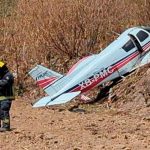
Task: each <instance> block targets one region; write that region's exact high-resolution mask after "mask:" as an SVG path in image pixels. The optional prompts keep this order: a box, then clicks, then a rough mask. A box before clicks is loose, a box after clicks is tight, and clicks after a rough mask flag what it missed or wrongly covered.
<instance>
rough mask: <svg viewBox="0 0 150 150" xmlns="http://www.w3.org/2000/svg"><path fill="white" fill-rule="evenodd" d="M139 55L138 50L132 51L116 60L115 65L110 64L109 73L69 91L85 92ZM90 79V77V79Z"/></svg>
mask: <svg viewBox="0 0 150 150" xmlns="http://www.w3.org/2000/svg"><path fill="white" fill-rule="evenodd" d="M138 55H139V52H135V53H133V54H132V55H131V56H129V57H127V58H125V59H124V60H122V61H120V62H118V63H117V64H116V65H114V66H112V68H111V70H110V72H111V71H112V72H111V73H107V75H106V76H105V77H103V78H102V77H99V78H98V79H97V81H95V82H93V83H92V84H90V85H89V86H86V87H85V88H84V89H81V86H78V87H77V88H75V89H73V90H72V91H71V92H75V91H81V92H82V93H83V92H87V91H88V90H90V89H92V88H93V87H95V86H96V85H97V84H99V83H100V82H102V81H103V80H104V79H106V78H107V77H108V76H110V75H111V74H113V73H114V72H116V71H117V70H118V69H120V68H121V67H123V66H124V65H126V64H127V63H129V62H130V61H131V60H133V59H134V58H135V57H137V56H138ZM91 81H92V79H91Z"/></svg>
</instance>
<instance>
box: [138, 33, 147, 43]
mask: <svg viewBox="0 0 150 150" xmlns="http://www.w3.org/2000/svg"><path fill="white" fill-rule="evenodd" d="M136 36H137V37H138V39H139V40H140V42H143V41H144V40H145V39H146V38H147V37H148V34H147V33H146V32H144V31H139V32H138V33H137V34H136Z"/></svg>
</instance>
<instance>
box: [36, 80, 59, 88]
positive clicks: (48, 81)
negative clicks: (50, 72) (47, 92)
mask: <svg viewBox="0 0 150 150" xmlns="http://www.w3.org/2000/svg"><path fill="white" fill-rule="evenodd" d="M56 79H57V78H56V77H50V78H47V79H42V80H39V81H37V84H38V85H39V86H40V87H41V88H45V87H46V86H47V85H50V83H53V82H54V81H55V80H56Z"/></svg>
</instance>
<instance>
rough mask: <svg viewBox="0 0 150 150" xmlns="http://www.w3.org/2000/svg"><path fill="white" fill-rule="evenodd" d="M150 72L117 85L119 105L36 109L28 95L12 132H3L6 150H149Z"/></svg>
mask: <svg viewBox="0 0 150 150" xmlns="http://www.w3.org/2000/svg"><path fill="white" fill-rule="evenodd" d="M149 76H150V69H149V66H147V67H144V68H142V69H140V70H138V71H136V72H134V73H132V74H131V75H129V76H128V77H126V78H125V79H124V80H123V81H122V82H121V83H119V84H118V85H116V86H115V87H114V93H115V94H116V101H114V102H113V103H112V105H111V107H110V109H108V108H107V107H106V102H104V103H103V104H100V103H99V102H96V103H94V104H87V105H85V104H84V105H79V106H78V107H79V108H80V109H84V111H83V112H70V111H69V110H68V109H69V108H70V107H72V106H74V105H75V102H74V101H73V102H70V103H69V104H67V105H62V106H55V107H49V108H40V109H33V108H32V107H31V104H30V103H31V101H32V100H33V96H31V95H30V96H29V93H28V95H27V94H26V95H24V96H23V97H18V98H17V99H16V101H14V103H13V105H12V109H11V124H12V129H13V130H12V131H11V132H6V133H0V149H1V150H16V149H17V150H39V149H43V150H121V149H123V150H137V149H138V150H149V149H150V107H149V104H150V95H149V93H150V86H149V85H150V79H149Z"/></svg>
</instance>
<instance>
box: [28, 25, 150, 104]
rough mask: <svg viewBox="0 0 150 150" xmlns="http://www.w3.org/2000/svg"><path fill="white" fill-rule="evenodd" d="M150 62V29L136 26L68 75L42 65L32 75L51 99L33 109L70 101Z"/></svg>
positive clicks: (75, 66) (82, 61)
mask: <svg viewBox="0 0 150 150" xmlns="http://www.w3.org/2000/svg"><path fill="white" fill-rule="evenodd" d="M149 62H150V27H143V26H142V27H132V28H129V29H127V30H126V31H124V32H123V33H122V34H121V35H120V36H119V37H118V38H117V39H116V40H115V41H113V42H112V43H111V44H110V45H109V46H108V47H106V48H105V49H104V50H103V51H102V52H100V53H99V54H93V55H91V56H87V57H84V58H82V59H81V60H79V61H78V62H77V63H76V64H75V65H73V67H72V68H71V69H70V70H69V72H68V73H67V74H66V75H62V74H59V73H57V72H55V71H52V70H50V69H47V68H46V67H44V66H42V65H37V66H36V67H35V68H33V69H32V70H31V71H30V72H29V75H31V77H32V78H33V79H34V80H36V82H37V84H38V85H39V86H40V87H41V88H43V89H44V91H45V92H46V93H47V94H48V96H46V97H43V98H41V99H40V100H38V101H36V102H35V103H34V104H33V107H43V106H50V105H56V104H63V103H66V102H69V101H70V100H72V99H73V98H75V97H76V96H78V95H80V94H81V95H82V94H83V93H85V92H87V91H89V90H91V89H92V88H94V87H96V86H99V85H102V84H105V83H107V82H110V81H113V80H115V79H117V78H119V77H122V76H124V75H125V74H127V73H130V72H132V71H133V70H135V69H137V68H139V67H141V66H143V65H145V64H147V63H149Z"/></svg>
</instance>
